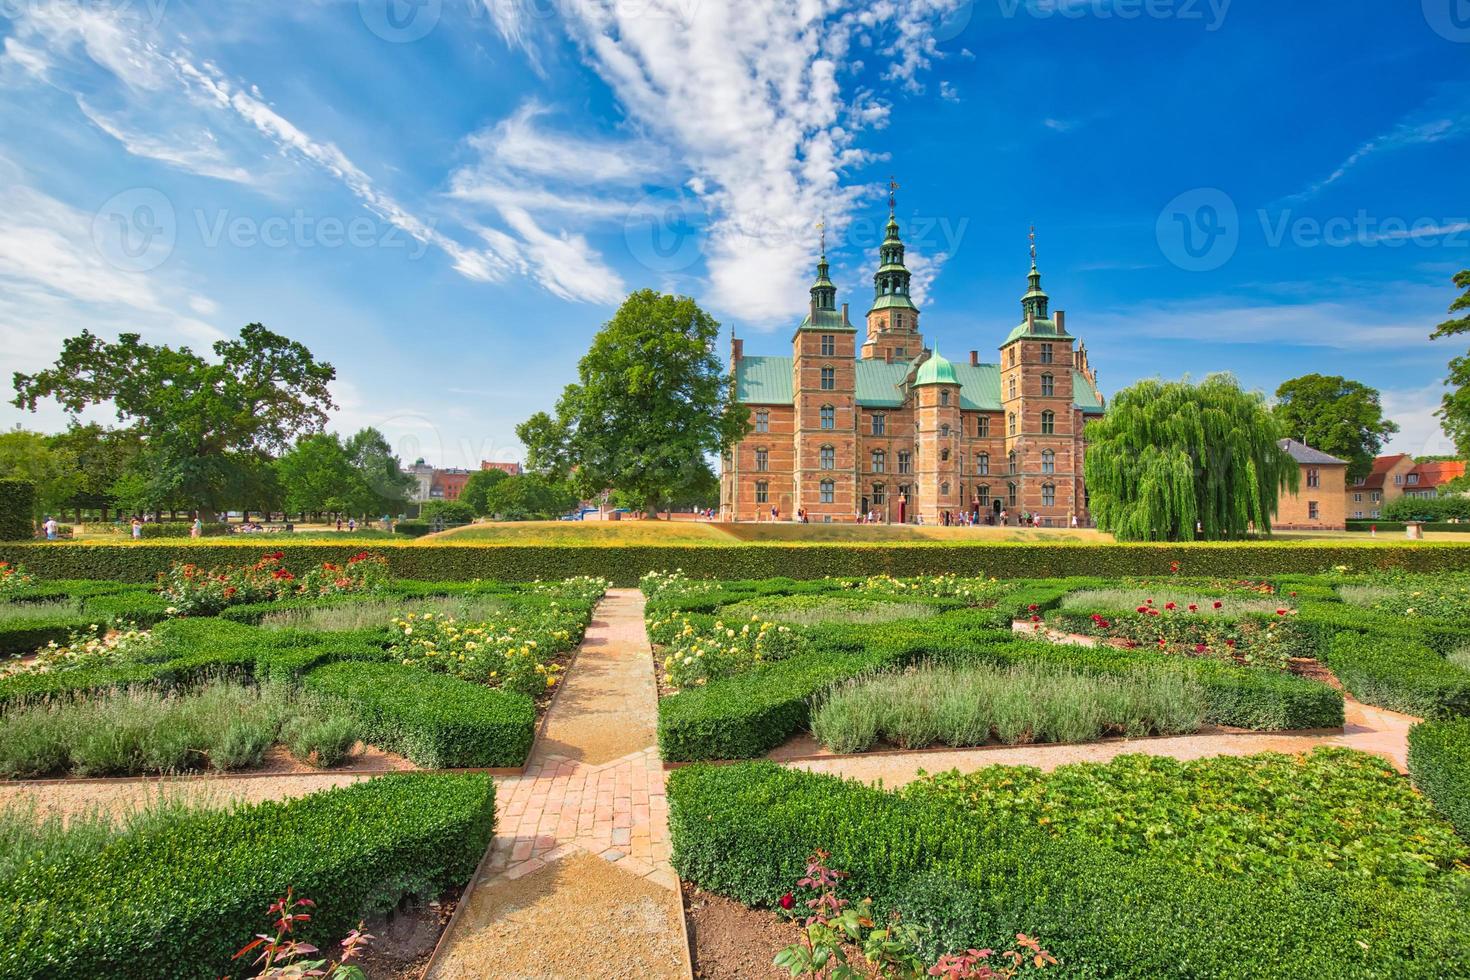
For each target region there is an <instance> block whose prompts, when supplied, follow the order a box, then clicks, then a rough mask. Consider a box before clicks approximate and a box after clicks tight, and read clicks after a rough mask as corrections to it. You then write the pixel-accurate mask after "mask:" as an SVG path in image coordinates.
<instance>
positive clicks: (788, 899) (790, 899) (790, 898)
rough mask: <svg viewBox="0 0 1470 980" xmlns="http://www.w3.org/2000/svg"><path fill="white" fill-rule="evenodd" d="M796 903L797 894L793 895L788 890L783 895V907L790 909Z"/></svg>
mask: <svg viewBox="0 0 1470 980" xmlns="http://www.w3.org/2000/svg"><path fill="white" fill-rule="evenodd" d="M795 904H796V896H795V895H792V894H791V893H790V892H787V893H786V894H785V895H782V896H781V907H782V908H783V909H790V908H791V907H792V906H793V905H795Z"/></svg>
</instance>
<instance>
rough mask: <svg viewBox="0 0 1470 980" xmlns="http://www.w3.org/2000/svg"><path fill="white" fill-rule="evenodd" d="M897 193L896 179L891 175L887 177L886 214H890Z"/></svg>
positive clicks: (895, 201) (896, 200)
mask: <svg viewBox="0 0 1470 980" xmlns="http://www.w3.org/2000/svg"><path fill="white" fill-rule="evenodd" d="M897 191H898V178H897V177H894V176H893V175H892V174H889V175H888V213H889V214H892V213H893V209H894V207H895V205H896V204H897V203H898V199H897V198H896V197H895V196H894V195H895V194H896V192H897Z"/></svg>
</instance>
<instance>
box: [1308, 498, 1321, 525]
mask: <svg viewBox="0 0 1470 980" xmlns="http://www.w3.org/2000/svg"><path fill="white" fill-rule="evenodd" d="M1307 518H1308V519H1309V520H1313V521H1316V520H1321V518H1322V511H1321V510H1320V509H1319V508H1318V507H1317V501H1315V500H1309V501H1307Z"/></svg>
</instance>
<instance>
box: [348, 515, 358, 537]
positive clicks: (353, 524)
mask: <svg viewBox="0 0 1470 980" xmlns="http://www.w3.org/2000/svg"><path fill="white" fill-rule="evenodd" d="M347 530H348V532H349V533H350V532H352V531H356V530H357V518H355V517H349V518H347Z"/></svg>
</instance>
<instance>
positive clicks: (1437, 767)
mask: <svg viewBox="0 0 1470 980" xmlns="http://www.w3.org/2000/svg"><path fill="white" fill-rule="evenodd" d="M1409 775H1410V776H1412V777H1413V779H1414V785H1415V786H1417V787H1419V789H1420V790H1421V791H1422V792H1423V793H1424V795H1425V796H1427V797H1429V799H1430V800H1431V801H1432V802H1433V803H1434V805H1435V807H1437V808H1438V809H1439V812H1440V813H1443V814H1444V815H1445V816H1446V817H1447V818H1448V819H1449V820H1450V822H1451V823H1453V824H1454V825H1455V828H1456V829H1457V830H1459V832H1460V835H1461V836H1462V837H1464V838H1465V839H1466V840H1467V841H1470V718H1456V719H1454V720H1451V721H1426V722H1421V723H1420V724H1418V725H1415V726H1414V727H1413V728H1411V729H1409Z"/></svg>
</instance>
